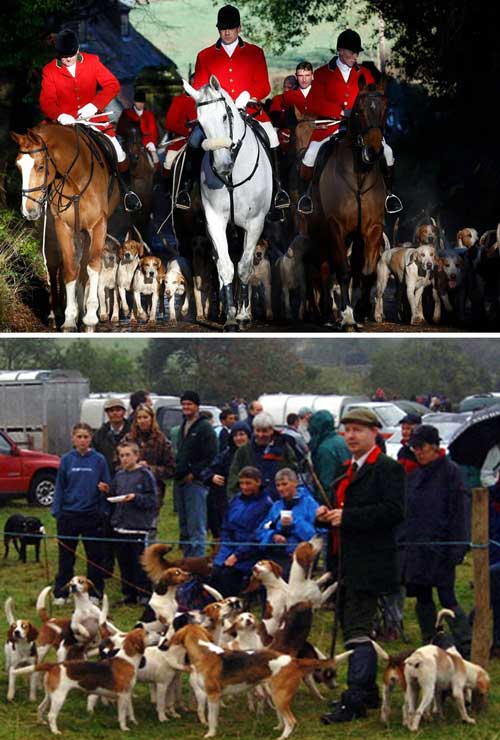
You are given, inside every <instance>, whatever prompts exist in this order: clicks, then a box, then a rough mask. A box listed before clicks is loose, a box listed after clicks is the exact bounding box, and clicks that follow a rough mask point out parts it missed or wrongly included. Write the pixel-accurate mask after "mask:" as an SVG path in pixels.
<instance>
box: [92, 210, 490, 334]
mask: <svg viewBox="0 0 500 740" xmlns="http://www.w3.org/2000/svg"><path fill="white" fill-rule="evenodd" d="M395 231H397V229H395ZM394 241H395V246H393V247H391V245H390V241H389V239H388V237H387V236H386V235H385V234H384V245H385V248H384V251H383V252H382V254H381V257H380V259H379V262H378V265H377V273H376V286H375V289H374V292H373V303H374V306H373V311H374V319H375V322H377V323H380V322H383V321H384V320H385V319H386V315H385V313H386V312H385V310H384V296H386V288H387V285H388V282H389V279H390V278H391V277H392V278H393V279H394V281H395V286H396V291H395V300H396V308H397V318H398V320H399V321H401V322H402V323H406V324H411V325H418V324H423V323H426V322H427V321H432V323H434V324H439V323H440V322H441V321H442V319H443V318H444V319H445V320H446V322H447V323H451V324H455V325H458V326H462V327H464V326H477V327H483V328H484V327H486V326H492V325H495V324H496V323H497V322H499V321H500V224H499V225H498V228H497V229H496V230H488V231H486V232H485V233H484V234H482V235H481V236H479V234H478V232H477V230H476V229H474V228H463V229H460V231H458V233H457V235H456V239H455V244H454V245H453V246H451V245H450V244H448V243H447V242H446V243H445V240H444V238H443V234H442V231H441V229H440V228H439V227H438V226H437V225H436V222H435V221H434V219H430V220H429V221H428V222H426V223H420V224H419V225H418V226H417V227H416V229H415V232H414V237H413V241H409V242H401V243H400V242H398V241H397V238H396V236H394ZM165 246H166V248H167V253H170V254H171V258H167V259H165V258H163V259H162V258H160V257H159V256H155V255H153V254H152V253H151V252H150V250H149V248H148V246H147V244H146V243H145V242H144V240H143V238H142V236H141V234H140V233H139V231H138V230H137V229H135V227H132V229H130V230H129V231H128V233H127V234H126V236H125V239H124V240H123V242H119V241H118V240H117V239H115V238H114V237H113V236H110V235H108V236H107V239H106V244H105V249H104V253H103V259H102V268H101V272H100V276H99V289H98V293H99V319H100V321H101V322H108V321H111V322H113V323H115V322H118V321H119V320H120V319H121V320H125V321H128V320H131V321H141V322H145V323H147V324H155V323H156V321H157V320H169V321H171V322H177V321H181V320H193V319H194V317H196V320H198V321H207V320H214V321H219V320H220V318H221V316H222V315H223V311H224V307H223V305H222V304H221V302H220V299H219V290H218V287H219V286H218V277H217V271H216V268H215V262H214V259H213V254H212V252H213V250H212V246H211V242H210V240H209V239H208V238H207V237H204V236H197V237H193V238H192V240H191V245H190V256H189V258H187V257H183V256H179V255H177V254H176V253H175V250H172V248H171V247H170V245H168V244H167V243H165ZM310 253H311V242H310V239H309V238H308V237H307V236H304V235H302V234H299V235H297V236H296V237H295V238H294V239H293V240H292V241H291V242H290V244H288V245H285V246H283V241H282V239H281V240H280V243H279V244H278V243H277V242H276V239H275V237H274V235H273V232H272V230H271V231H270V233H269V234H267V233H266V234H265V238H264V237H263V238H261V239H260V240H259V242H258V244H257V247H256V250H255V254H254V260H253V272H252V275H251V278H250V299H251V304H252V312H253V316H254V317H256V318H260V319H262V320H265V321H273V320H281V321H299V322H302V321H304V320H310V321H315V322H321V320H322V312H323V313H324V305H325V304H324V302H322V294H323V293H324V285H322V276H321V270H320V269H318V267H317V266H315V265H314V264H313V263H312V261H310V260H309V259H308V257H309V255H310ZM330 282H331V284H330V287H329V298H328V300H329V301H330V302H331V313H332V315H333V316H334V317H335V318H336V319H337V320H338V321H340V320H341V312H340V310H339V301H340V287H339V285H338V283H337V282H336V280H335V277H334V276H333V277H332V278H331V281H330ZM424 296H427V300H426V301H424ZM386 297H387V296H386ZM443 315H444V316H443Z"/></svg>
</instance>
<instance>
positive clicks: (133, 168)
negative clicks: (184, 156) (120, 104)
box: [116, 114, 155, 239]
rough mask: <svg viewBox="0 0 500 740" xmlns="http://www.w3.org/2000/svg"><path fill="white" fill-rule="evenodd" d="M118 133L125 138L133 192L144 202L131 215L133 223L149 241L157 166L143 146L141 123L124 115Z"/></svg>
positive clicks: (117, 129) (119, 123)
mask: <svg viewBox="0 0 500 740" xmlns="http://www.w3.org/2000/svg"><path fill="white" fill-rule="evenodd" d="M116 133H117V134H118V136H121V137H122V138H123V145H124V149H125V151H126V153H127V157H128V161H129V169H130V182H131V187H132V190H133V191H134V193H137V195H138V196H139V198H140V200H141V202H142V208H141V210H139V211H136V212H133V213H132V214H131V218H132V223H133V225H134V226H136V227H137V228H138V229H139V231H140V232H141V235H142V237H143V239H147V238H148V234H147V233H146V232H147V228H148V226H149V216H150V213H151V208H152V204H153V180H154V175H155V165H154V163H153V160H152V158H151V155H150V154H149V152H148V150H147V149H146V147H145V146H144V144H143V141H142V131H141V127H140V125H139V123H137V122H135V121H131V120H130V119H128V118H127V117H126V116H125V115H123V114H122V115H121V116H120V120H119V121H118V125H117V127H116Z"/></svg>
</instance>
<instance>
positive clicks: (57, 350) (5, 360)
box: [0, 339, 64, 370]
mask: <svg viewBox="0 0 500 740" xmlns="http://www.w3.org/2000/svg"><path fill="white" fill-rule="evenodd" d="M63 354H64V353H63V351H62V348H61V345H60V343H59V342H57V341H56V340H54V339H44V340H43V341H40V340H39V339H1V340H0V369H1V370H30V369H33V370H34V369H37V370H52V369H54V368H59V367H62V364H61V363H62V357H63Z"/></svg>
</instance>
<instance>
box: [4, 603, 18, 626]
mask: <svg viewBox="0 0 500 740" xmlns="http://www.w3.org/2000/svg"><path fill="white" fill-rule="evenodd" d="M4 609H5V616H6V618H7V624H8V625H9V627H10V625H11V624H13V623H14V622H15V621H16V618H15V616H14V599H13V598H12V596H9V597H8V598H7V599H5V604H4Z"/></svg>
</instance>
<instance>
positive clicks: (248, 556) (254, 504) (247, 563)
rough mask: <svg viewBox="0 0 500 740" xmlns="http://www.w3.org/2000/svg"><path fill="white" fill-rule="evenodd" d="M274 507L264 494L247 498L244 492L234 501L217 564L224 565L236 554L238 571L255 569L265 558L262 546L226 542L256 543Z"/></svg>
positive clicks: (227, 515) (222, 533) (225, 520)
mask: <svg viewBox="0 0 500 740" xmlns="http://www.w3.org/2000/svg"><path fill="white" fill-rule="evenodd" d="M271 504H272V501H271V499H270V498H269V496H268V495H267V494H266V493H265V492H264V491H261V492H260V493H258V494H257V495H255V496H244V495H243V494H241V493H240V494H239V495H237V496H235V497H234V498H233V500H232V501H231V503H230V504H229V509H228V510H227V512H226V516H225V517H224V522H223V523H222V531H221V542H222V545H221V547H220V550H219V552H218V553H217V555H216V556H215V559H214V565H219V566H222V565H224V561H225V560H226V558H228V557H229V555H236V557H237V558H238V562H237V563H236V564H235V565H234V567H235V568H237V569H238V570H241V571H243V572H245V573H249V572H250V571H251V570H252V568H253V566H254V565H255V563H256V562H257V560H259V558H260V557H261V556H262V553H261V552H260V550H259V548H258V546H256V545H246V544H241V545H228V544H225V543H226V542H241V543H246V542H256V540H257V538H256V535H255V531H256V529H257V527H258V526H259V524H260V523H261V522H262V521H263V519H264V518H265V517H266V515H267V513H268V511H269V509H270V507H271Z"/></svg>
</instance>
